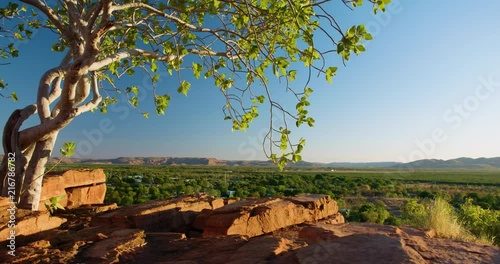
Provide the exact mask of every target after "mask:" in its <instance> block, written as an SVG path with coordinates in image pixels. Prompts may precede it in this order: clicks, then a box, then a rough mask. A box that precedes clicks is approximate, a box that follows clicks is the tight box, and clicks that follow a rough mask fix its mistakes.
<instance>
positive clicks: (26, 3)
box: [0, 0, 390, 210]
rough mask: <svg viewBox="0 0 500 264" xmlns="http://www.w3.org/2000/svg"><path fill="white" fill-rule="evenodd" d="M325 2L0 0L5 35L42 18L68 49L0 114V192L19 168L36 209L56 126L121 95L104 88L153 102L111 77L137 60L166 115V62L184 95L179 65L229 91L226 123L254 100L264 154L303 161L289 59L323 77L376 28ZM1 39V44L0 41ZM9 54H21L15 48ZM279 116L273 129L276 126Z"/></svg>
mask: <svg viewBox="0 0 500 264" xmlns="http://www.w3.org/2000/svg"><path fill="white" fill-rule="evenodd" d="M331 2H333V1H328V0H326V1H314V0H294V1H286V0H260V1H258V0H236V1H226V0H210V1H209V0H200V1H192V0H171V1H158V0H114V1H113V0H58V1H55V0H53V1H42V0H18V1H13V2H9V3H7V5H6V6H5V7H3V8H1V9H0V15H1V16H2V17H3V18H8V19H9V20H11V21H12V23H13V25H17V27H13V28H12V30H14V31H15V32H14V33H13V34H12V37H13V38H24V37H29V32H31V31H29V30H30V29H31V28H41V29H48V30H50V31H52V32H53V33H54V34H56V35H57V37H58V41H57V43H54V44H53V46H52V50H53V51H55V52H63V53H64V54H65V56H64V58H63V59H62V61H61V62H60V63H59V64H58V65H54V67H53V68H51V69H48V70H47V71H46V72H45V74H43V75H42V76H41V78H40V82H39V86H38V91H37V100H36V102H35V103H34V104H31V105H28V106H26V107H25V108H22V109H17V110H15V111H14V112H13V113H12V115H11V116H10V118H9V119H8V120H7V124H6V126H5V130H4V134H3V144H4V152H5V155H4V158H3V160H2V167H1V170H0V175H1V177H2V179H1V180H2V181H1V182H2V185H1V187H2V188H1V189H2V196H8V195H9V192H8V187H9V182H11V181H13V180H14V179H15V182H16V183H17V184H16V190H15V197H14V198H15V200H16V201H17V202H19V206H20V207H23V208H30V209H33V210H37V208H38V203H39V199H40V191H41V183H42V178H43V177H41V176H42V175H43V173H44V170H45V165H46V163H47V160H48V158H49V157H50V155H51V152H52V150H53V148H54V143H55V141H56V139H57V135H58V133H59V131H60V130H61V129H63V128H64V127H66V126H67V125H68V124H70V123H71V122H72V121H73V120H74V119H75V118H76V117H78V116H80V115H81V114H83V113H86V112H89V111H93V110H95V109H98V110H99V111H100V112H102V113H106V112H107V107H108V106H109V105H110V104H113V103H116V102H117V100H118V99H117V97H115V96H114V94H111V92H108V91H109V90H112V91H113V92H116V93H122V94H125V95H126V96H127V101H128V102H129V103H130V104H131V105H132V106H133V107H136V108H137V109H138V111H139V113H141V114H142V115H144V117H145V118H147V117H148V115H149V113H147V112H143V111H141V109H140V108H139V102H138V97H137V94H138V92H139V89H140V87H139V86H129V87H119V86H118V85H115V80H116V79H118V78H125V77H126V76H127V75H134V74H135V72H136V71H143V72H145V73H146V74H148V76H149V77H150V80H151V83H152V85H153V92H154V101H153V102H152V103H153V104H154V105H155V107H156V113H157V114H159V115H161V114H164V112H165V111H166V109H167V107H168V104H169V100H170V96H169V94H168V93H165V91H162V90H161V89H160V88H159V87H156V84H157V83H158V80H159V76H160V75H159V71H167V72H168V73H170V74H171V75H172V79H171V86H174V87H177V92H178V93H182V94H184V95H186V94H187V93H188V92H189V89H190V86H191V84H190V83H189V82H188V81H187V80H184V79H182V78H181V77H180V76H181V75H180V72H187V71H189V72H191V73H192V74H193V75H194V76H195V77H196V78H200V77H204V78H211V79H212V80H213V82H214V84H215V86H217V87H218V88H219V89H220V92H221V93H222V96H224V98H225V102H226V104H225V106H224V107H223V112H224V113H225V115H226V118H225V119H227V120H229V121H230V122H231V123H232V128H233V129H234V130H245V129H246V128H248V126H249V124H250V123H251V122H252V121H253V120H254V119H255V118H256V117H257V116H258V107H259V106H261V105H266V106H267V107H269V112H270V119H271V120H270V124H271V125H270V127H269V131H268V133H267V135H266V138H265V141H264V142H263V144H264V146H265V148H264V152H265V154H266V156H267V157H268V158H270V159H271V160H272V161H273V162H275V163H277V164H278V166H279V167H280V168H283V167H284V166H285V165H286V164H287V162H289V161H292V162H297V161H300V160H301V156H300V152H301V151H302V149H303V147H304V144H305V140H304V139H300V140H292V138H291V137H290V133H291V131H290V129H291V125H289V123H290V120H292V122H293V121H295V125H296V126H297V127H299V126H301V125H303V124H307V125H308V126H313V124H314V119H313V118H312V117H310V116H309V115H308V112H307V106H309V104H310V103H309V101H308V98H309V95H310V94H311V93H312V92H313V90H312V89H311V88H310V87H309V86H308V83H309V82H305V84H300V85H299V88H297V87H292V84H293V83H294V82H293V81H294V80H295V79H296V78H297V70H296V68H298V67H302V66H301V64H303V66H305V68H306V71H305V73H306V74H308V76H309V77H308V79H310V78H312V77H313V76H314V75H315V74H323V75H324V76H325V77H326V79H327V80H328V81H329V82H331V79H332V77H333V76H335V72H336V70H337V67H334V66H329V65H326V64H327V62H328V60H329V59H330V58H331V57H333V56H334V55H335V54H338V55H340V57H341V59H342V60H343V61H345V60H348V59H349V57H350V55H351V53H355V54H359V53H361V52H363V51H365V48H364V46H363V41H364V40H370V39H371V38H372V36H371V35H370V34H369V33H368V32H367V31H366V29H365V27H364V26H363V25H359V26H352V27H350V28H348V29H347V30H345V31H344V30H342V29H341V28H340V26H339V24H338V23H337V20H336V19H335V18H334V17H333V16H332V15H331V13H330V12H329V11H328V8H329V6H328V5H329V4H331ZM369 2H370V3H371V4H373V10H374V12H377V10H382V11H384V10H385V5H386V4H388V3H389V2H390V0H377V1H375V0H369ZM343 3H344V4H345V5H346V6H347V7H349V8H350V7H351V6H352V7H356V6H360V5H362V4H363V0H355V1H347V0H343ZM39 14H40V15H39ZM39 16H40V17H42V19H39V18H38V17H39ZM2 29H3V28H2ZM27 30H28V31H27ZM319 38H321V45H319V43H318V41H317V40H318V39H319ZM4 39H11V38H9V36H7V37H6V38H4ZM9 45H10V44H8V45H6V46H3V47H4V49H3V50H6V49H5V47H7V49H8V48H9ZM325 47H326V48H325ZM14 53H16V54H14ZM10 54H11V55H12V57H15V56H17V52H15V51H14V50H11V53H10ZM273 75H275V77H276V78H277V79H278V80H279V81H280V83H281V84H282V86H283V87H282V88H283V89H285V90H287V91H289V92H290V94H292V95H293V98H294V100H296V101H297V104H296V109H294V110H293V111H292V110H290V109H285V107H283V106H282V103H283V102H279V101H277V100H276V99H275V97H273V93H274V90H275V89H271V87H270V86H269V83H270V78H271V76H273ZM104 93H106V94H104ZM35 114H38V118H39V120H40V123H39V124H37V125H35V126H32V127H28V128H26V129H23V130H20V127H21V125H22V124H23V122H24V121H25V120H26V119H27V118H29V117H30V116H33V115H35ZM278 118H280V119H281V124H280V126H281V127H279V128H278V127H276V126H275V125H273V122H274V120H276V119H278ZM297 141H298V142H297ZM9 153H10V154H9ZM14 155H15V157H16V158H15V163H16V166H15V170H16V171H15V175H14V174H12V173H10V174H9V173H8V170H9V168H10V167H11V166H10V165H9V163H8V162H9V160H8V158H9V156H14ZM9 175H10V176H9ZM11 178H12V179H11ZM20 183H22V184H20ZM13 193H14V192H12V191H11V193H10V194H13Z"/></svg>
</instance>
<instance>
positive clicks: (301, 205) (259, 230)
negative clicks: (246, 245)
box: [202, 194, 338, 237]
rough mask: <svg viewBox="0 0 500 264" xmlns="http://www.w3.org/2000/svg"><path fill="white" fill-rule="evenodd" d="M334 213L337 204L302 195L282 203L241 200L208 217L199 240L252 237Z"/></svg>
mask: <svg viewBox="0 0 500 264" xmlns="http://www.w3.org/2000/svg"><path fill="white" fill-rule="evenodd" d="M336 213H338V207H337V203H336V202H335V201H333V200H332V199H331V198H330V196H328V195H315V194H304V195H298V196H296V197H292V198H284V199H277V198H276V199H273V198H264V199H257V200H249V199H248V200H242V201H239V202H235V203H232V204H229V205H226V206H224V207H222V208H220V209H217V210H214V211H213V212H212V213H211V214H209V216H208V217H207V219H206V221H205V227H204V232H203V236H204V237H211V236H220V235H235V234H238V235H246V236H249V237H254V236H258V235H262V234H266V233H269V232H273V231H275V230H278V229H280V228H283V227H287V226H291V225H296V224H300V223H304V222H308V221H316V220H319V219H322V218H325V217H328V216H330V215H334V214H336ZM202 217H204V216H202Z"/></svg>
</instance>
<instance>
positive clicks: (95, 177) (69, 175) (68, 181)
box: [60, 169, 106, 188]
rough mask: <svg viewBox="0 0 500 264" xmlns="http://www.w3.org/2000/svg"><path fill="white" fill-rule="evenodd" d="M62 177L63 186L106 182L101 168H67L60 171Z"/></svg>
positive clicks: (69, 186)
mask: <svg viewBox="0 0 500 264" xmlns="http://www.w3.org/2000/svg"><path fill="white" fill-rule="evenodd" d="M60 175H61V177H62V178H63V179H64V186H65V187H64V188H71V187H79V186H87V185H96V184H99V183H105V182H106V174H105V173H104V170H102V169H95V170H88V169H86V170H68V171H65V172H63V173H60Z"/></svg>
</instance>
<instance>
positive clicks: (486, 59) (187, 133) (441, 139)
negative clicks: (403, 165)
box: [0, 0, 500, 162]
mask: <svg viewBox="0 0 500 264" xmlns="http://www.w3.org/2000/svg"><path fill="white" fill-rule="evenodd" d="M339 2H340V1H339ZM331 8H332V10H333V14H334V15H336V16H339V17H340V21H343V22H342V24H343V25H344V28H345V27H346V26H349V25H351V24H361V23H364V24H366V26H367V27H368V30H369V31H370V32H371V33H372V35H373V36H374V40H373V41H371V42H370V43H368V45H367V52H365V53H363V54H362V55H360V56H358V57H354V58H353V59H352V60H350V61H349V62H348V63H347V66H346V67H343V66H340V67H339V71H338V72H337V77H335V78H334V81H333V84H332V85H330V84H328V83H326V81H324V77H321V78H319V79H318V80H313V82H312V84H311V87H312V88H314V90H315V93H314V94H313V95H312V97H311V98H310V101H311V103H312V106H311V107H310V113H311V114H312V116H313V117H314V118H315V119H316V124H315V127H314V128H307V129H300V130H294V132H293V133H294V134H295V135H297V136H302V137H304V138H305V139H306V140H307V144H306V147H305V149H304V151H303V155H302V156H303V159H304V160H306V161H318V162H333V161H352V162H367V161H405V162H406V161H412V160H416V159H423V158H438V159H451V158H457V157H473V158H476V157H498V156H500V138H499V137H500V91H499V90H500V49H499V47H500V46H499V43H500V16H499V14H500V2H497V1H486V0H483V1H474V2H473V1H424V0H422V1H410V0H399V1H395V4H394V5H393V6H392V7H391V8H389V9H388V11H387V13H385V14H382V15H377V16H374V15H373V14H371V13H370V12H369V10H368V9H367V8H364V9H360V10H356V11H353V12H352V11H349V10H348V9H346V8H345V7H342V6H340V5H333V6H332V7H331ZM52 42H53V36H52V35H51V34H50V33H48V32H44V31H38V32H36V34H35V36H34V38H33V40H31V41H29V42H26V43H19V45H18V47H19V49H20V50H21V58H20V59H17V60H13V61H12V63H11V64H10V65H8V66H1V68H0V75H1V76H2V77H4V78H5V79H7V81H8V82H9V87H10V89H11V90H12V91H16V92H17V93H18V95H19V97H20V99H21V100H19V101H18V102H16V103H13V102H11V100H5V99H4V100H1V101H0V122H1V123H2V124H3V123H4V122H5V121H6V120H7V118H8V116H9V115H10V113H11V112H12V110H14V109H16V108H22V107H24V106H25V105H27V104H30V103H32V102H34V101H35V98H36V89H37V84H38V81H39V78H40V76H41V75H42V74H43V72H44V71H46V70H47V69H49V68H51V67H54V66H56V65H57V64H58V61H59V56H60V54H54V53H51V52H50V45H51V43H52ZM298 70H299V71H300V69H298ZM164 76H167V75H164ZM136 84H138V85H140V86H145V87H147V86H148V85H147V83H146V82H144V81H143V76H140V75H138V76H137V78H136ZM161 84H165V87H166V88H165V89H167V90H168V89H170V90H171V95H172V100H171V102H170V106H169V109H168V110H167V113H166V115H165V116H156V115H153V114H150V118H149V119H145V118H143V117H142V116H141V115H140V114H139V113H137V112H136V111H135V110H134V109H132V108H130V107H128V106H127V104H126V103H119V104H117V105H115V106H114V107H112V108H110V110H109V113H108V114H107V115H102V114H99V113H94V114H91V113H87V114H84V115H82V116H80V117H78V118H77V119H76V120H75V121H73V122H72V123H71V124H70V125H69V126H68V127H67V128H65V129H64V130H63V131H62V132H61V133H60V134H59V138H58V142H57V145H56V148H55V151H54V154H55V155H56V156H58V155H59V151H58V149H59V148H60V146H61V144H62V142H64V141H75V142H76V143H77V153H78V154H79V156H80V157H87V158H113V157H120V156H178V157H215V158H219V159H233V160H240V159H242V160H251V159H261V160H262V159H265V157H264V155H263V153H262V147H261V141H262V135H263V132H265V130H266V125H267V124H268V120H267V119H266V117H265V116H262V118H261V119H260V120H259V121H257V122H255V123H253V125H252V126H251V128H250V129H248V130H247V131H246V132H238V131H236V132H232V131H231V123H230V122H228V121H223V118H224V115H223V114H222V111H221V109H222V106H223V105H224V100H223V97H222V96H221V95H220V93H219V92H218V91H217V89H216V88H215V87H214V86H213V81H211V80H206V81H205V80H200V81H193V86H192V89H191V91H190V93H189V94H188V96H187V97H184V96H182V95H177V93H176V92H175V89H174V88H168V84H169V79H168V78H162V81H161V83H160V85H161ZM143 90H144V91H145V92H143V93H141V96H142V98H144V100H151V98H152V94H151V92H147V89H143ZM145 103H146V102H144V104H145ZM294 104H295V103H294ZM150 105H151V104H150ZM261 111H265V110H264V108H262V110H261ZM151 112H154V111H151ZM100 124H101V125H102V124H106V127H107V126H111V128H112V129H104V130H105V131H103V129H100V128H99V126H100Z"/></svg>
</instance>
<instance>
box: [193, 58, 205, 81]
mask: <svg viewBox="0 0 500 264" xmlns="http://www.w3.org/2000/svg"><path fill="white" fill-rule="evenodd" d="M202 71H203V66H202V65H201V64H199V63H194V62H193V75H194V77H196V79H199V78H200V75H201V72H202Z"/></svg>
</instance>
